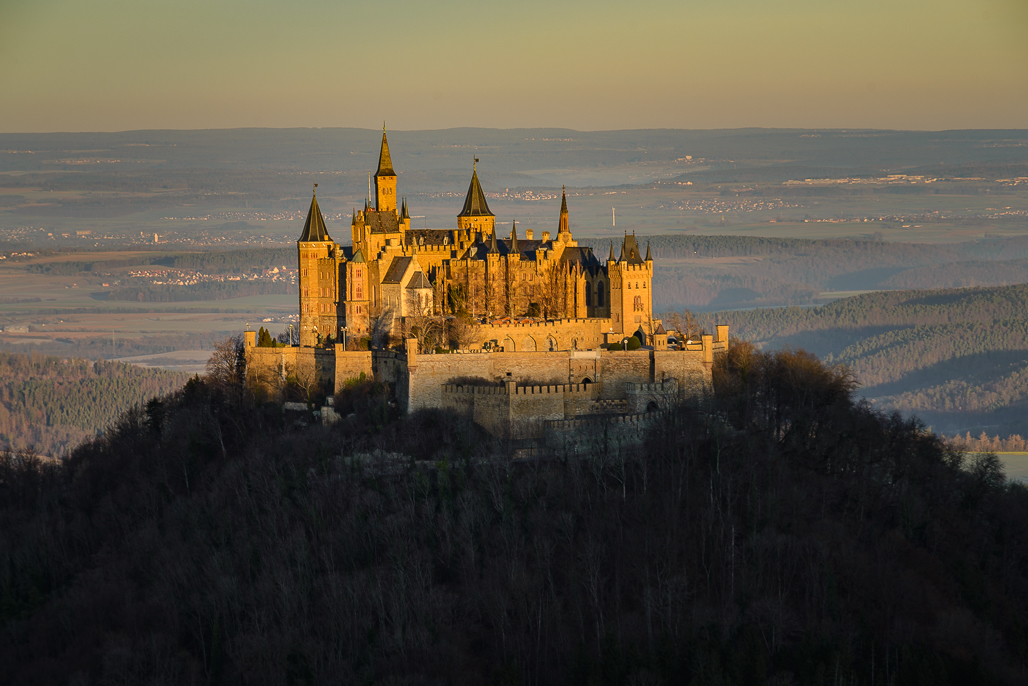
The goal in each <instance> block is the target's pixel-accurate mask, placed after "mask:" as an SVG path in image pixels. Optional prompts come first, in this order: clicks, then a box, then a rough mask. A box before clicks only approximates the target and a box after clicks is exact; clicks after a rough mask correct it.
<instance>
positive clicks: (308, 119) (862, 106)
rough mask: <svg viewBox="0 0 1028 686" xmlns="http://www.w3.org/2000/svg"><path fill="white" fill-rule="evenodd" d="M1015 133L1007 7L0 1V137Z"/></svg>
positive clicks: (949, 0)
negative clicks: (340, 131)
mask: <svg viewBox="0 0 1028 686" xmlns="http://www.w3.org/2000/svg"><path fill="white" fill-rule="evenodd" d="M383 120H385V121H386V122H388V125H389V127H390V128H391V129H408V130H409V129H440V128H450V127H458V126H479V127H498V128H518V127H567V128H572V129H578V130H607V129H635V128H682V129H704V128H737V127H751V126H756V127H787V128H892V129H929V130H934V129H961V128H1028V0H705V1H699V0H677V1H667V2H665V1H656V0H634V1H633V2H626V1H625V0H617V1H611V0H581V1H579V0H539V1H537V0H524V1H521V0H507V1H506V2H502V3H500V2H488V1H486V0H478V1H475V2H471V1H465V0H433V1H432V2H426V1H425V0H375V1H364V0H290V1H289V2H286V1H284V0H278V1H275V2H271V1H268V0H253V1H248V2H244V1H242V0H172V1H169V0H161V1H160V2H156V1H153V0H0V132H7V133H11V132H40V131H121V130H135V129H162V128H170V129H201V128H235V127H336V126H343V127H366V128H377V127H378V126H381V124H382V121H383Z"/></svg>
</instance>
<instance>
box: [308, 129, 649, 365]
mask: <svg viewBox="0 0 1028 686" xmlns="http://www.w3.org/2000/svg"><path fill="white" fill-rule="evenodd" d="M315 190H316V189H315ZM374 196H375V205H374V206H372V205H371V204H370V202H365V204H364V207H363V208H362V209H360V210H355V211H354V213H353V217H352V218H351V221H350V235H351V239H352V247H345V246H341V245H339V244H338V243H336V242H335V241H334V240H333V239H332V238H331V236H330V235H329V232H328V227H327V226H326V224H325V219H324V216H323V215H322V213H321V209H320V207H319V206H318V201H317V195H316V193H315V196H314V197H313V198H312V199H311V205H310V209H309V210H308V213H307V220H306V222H305V224H304V230H303V233H302V234H301V237H300V240H299V241H297V259H298V262H299V266H300V303H299V307H300V345H303V346H318V345H325V344H329V345H331V344H333V343H335V342H337V341H339V340H344V339H346V338H351V339H352V338H360V337H362V336H366V335H368V334H369V333H370V332H371V330H372V328H375V327H378V328H382V327H383V326H384V327H385V328H386V329H388V330H389V331H391V332H392V333H394V334H399V333H400V331H402V330H403V323H404V320H405V319H406V318H408V317H410V316H411V315H412V311H411V310H412V309H414V310H417V311H418V312H419V313H422V314H427V315H435V316H445V315H449V314H462V315H466V316H470V317H472V318H473V319H475V320H477V321H480V322H481V326H479V327H477V332H478V335H477V340H474V341H471V342H470V343H465V344H464V345H466V346H467V347H472V348H474V347H481V346H483V345H485V344H486V343H489V342H491V341H498V340H503V339H504V338H505V336H506V335H507V333H508V332H506V331H500V330H499V329H503V328H506V327H509V325H510V324H511V323H513V322H521V321H523V320H526V319H527V320H532V321H555V320H574V321H575V324H574V326H576V327H578V328H579V329H581V330H582V331H584V332H586V335H588V336H589V337H590V338H589V341H590V342H588V343H587V342H585V340H584V339H583V340H581V341H580V340H578V339H577V338H576V337H575V336H574V335H573V333H571V332H569V333H568V334H567V335H566V336H565V338H566V339H567V341H568V342H567V347H573V346H574V345H576V344H578V343H581V344H582V347H586V346H589V345H594V344H595V343H596V342H597V341H599V334H600V333H601V332H606V333H611V334H614V333H616V334H626V335H629V336H631V335H633V334H635V333H636V332H639V333H640V337H649V336H652V335H653V334H654V331H655V330H656V328H657V326H658V325H659V323H658V322H655V321H654V319H653V298H652V295H651V294H652V281H653V260H652V257H651V255H650V251H649V247H647V249H646V254H645V257H644V256H643V254H642V250H641V247H640V246H639V245H637V243H636V240H635V237H634V236H629V235H627V234H626V235H625V237H624V239H623V240H622V242H621V249H620V255H619V256H618V257H615V256H614V245H613V244H611V246H610V252H609V256H608V258H607V260H606V261H602V260H601V259H600V258H599V257H598V256H597V255H595V254H594V253H593V251H592V249H591V248H587V247H582V246H579V244H578V241H576V240H575V238H574V236H573V235H572V232H571V221H570V213H569V211H568V204H567V195H566V194H565V193H562V196H561V206H560V211H559V214H558V219H557V225H556V227H555V228H556V231H555V232H554V234H553V235H552V237H551V232H550V231H543V232H542V233H541V236H540V237H539V238H536V237H535V236H534V235H533V232H531V231H529V232H526V234H525V236H524V237H519V236H518V233H517V227H516V226H515V225H514V224H513V223H512V224H511V227H510V233H509V235H508V236H507V237H505V238H501V237H500V235H499V233H500V231H499V230H498V229H497V227H496V216H495V215H494V214H493V212H492V211H491V210H490V209H489V204H488V201H487V200H486V195H485V192H484V190H483V188H482V184H481V182H480V180H479V178H478V169H477V159H476V165H475V168H474V169H473V170H472V177H471V184H470V186H469V188H468V193H467V197H466V199H465V202H464V207H463V208H462V209H461V211H460V212H459V213H458V214H457V225H456V228H454V229H450V230H445V229H413V228H411V219H410V214H409V211H408V208H407V201H406V200H402V201H401V202H400V203H399V204H398V203H397V176H396V172H395V171H394V170H393V163H392V156H391V154H390V151H389V143H388V140H387V138H386V134H385V132H383V133H382V147H381V151H380V154H379V164H378V171H377V172H376V173H375V189H374ZM583 320H597V321H595V322H590V323H586V322H584V321H583ZM512 340H514V343H515V346H516V345H517V340H516V339H512ZM535 342H536V343H537V344H538V343H540V341H538V340H536V341H535ZM537 349H538V348H537Z"/></svg>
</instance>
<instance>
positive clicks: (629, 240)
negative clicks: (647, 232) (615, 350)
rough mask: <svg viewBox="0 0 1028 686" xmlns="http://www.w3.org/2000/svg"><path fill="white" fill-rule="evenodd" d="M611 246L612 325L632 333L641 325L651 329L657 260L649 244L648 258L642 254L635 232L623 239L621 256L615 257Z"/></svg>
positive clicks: (609, 271)
mask: <svg viewBox="0 0 1028 686" xmlns="http://www.w3.org/2000/svg"><path fill="white" fill-rule="evenodd" d="M613 257H614V251H613V249H612V250H611V254H610V259H608V262H607V269H608V274H609V276H610V316H611V320H612V321H611V326H612V327H613V329H614V331H616V332H617V333H621V334H624V335H626V336H631V335H632V334H634V333H635V332H636V331H638V330H639V329H642V331H643V333H648V332H649V329H648V327H649V326H650V323H651V320H652V318H653V260H652V259H651V257H650V253H649V246H647V249H646V258H645V259H644V258H643V256H642V255H641V254H640V251H639V244H638V243H637V242H636V240H635V234H632V235H631V236H629V235H628V234H625V238H624V240H623V241H622V243H621V256H620V257H618V259H617V262H614V261H613Z"/></svg>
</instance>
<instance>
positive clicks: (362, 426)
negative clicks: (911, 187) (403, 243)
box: [0, 344, 1028, 685]
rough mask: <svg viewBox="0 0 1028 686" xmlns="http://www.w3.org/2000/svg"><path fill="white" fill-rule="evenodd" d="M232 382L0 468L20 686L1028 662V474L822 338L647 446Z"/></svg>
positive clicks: (1014, 677) (712, 677)
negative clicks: (885, 406) (933, 421)
mask: <svg viewBox="0 0 1028 686" xmlns="http://www.w3.org/2000/svg"><path fill="white" fill-rule="evenodd" d="M235 378H239V377H237V376H236V375H235V374H234V373H233V371H232V369H231V368H230V367H226V368H225V369H223V370H222V373H220V374H219V375H217V376H216V377H211V378H207V379H202V380H201V379H196V380H193V381H190V382H189V383H188V384H187V385H186V387H185V388H184V389H183V390H182V391H180V392H177V393H176V394H174V395H172V396H168V397H165V398H164V399H162V400H159V401H154V402H151V403H149V404H148V405H147V407H146V409H145V410H142V409H139V408H137V409H135V410H131V411H129V412H128V413H126V414H125V415H123V417H122V419H121V420H120V422H119V423H118V426H117V427H116V429H114V430H112V431H110V432H108V433H107V434H106V435H105V436H104V437H103V438H100V439H96V440H93V441H90V442H89V443H87V444H85V445H83V446H81V447H80V448H79V449H78V450H76V451H75V453H74V454H73V455H72V456H70V457H69V458H68V459H67V460H66V461H63V462H46V463H43V462H39V461H37V460H33V459H32V458H31V457H25V456H14V455H10V454H7V455H5V456H3V457H2V459H0V531H3V532H4V535H3V536H2V537H0V559H2V560H3V561H4V564H2V565H0V589H2V594H3V595H2V600H3V602H2V603H0V628H2V631H0V663H2V664H4V665H5V669H4V670H2V671H0V684H8V683H10V684H15V683H17V684H24V683H53V682H67V681H71V680H76V681H87V680H88V681H95V682H98V683H113V682H121V683H143V682H146V683H151V682H161V683H197V682H207V683H247V684H254V685H259V684H281V683H294V684H295V683H308V684H313V683H325V682H333V683H368V684H395V683H413V684H433V683H502V684H516V683H533V684H567V683H571V684H658V683H693V684H698V685H704V684H725V683H778V684H803V685H806V684H811V685H813V684H823V683H829V682H833V683H871V682H874V683H883V684H887V683H903V684H933V685H936V684H938V685H947V684H954V685H956V684H1002V683H1007V684H1014V683H1023V682H1024V681H1025V679H1026V678H1028V674H1026V672H1025V669H1024V666H1023V665H1024V660H1025V658H1026V657H1028V639H1026V637H1028V631H1026V628H1028V627H1026V624H1025V617H1026V616H1028V572H1026V570H1028V539H1026V536H1028V534H1026V532H1028V490H1026V489H1025V488H1024V487H1023V486H1020V485H1012V484H1008V483H1006V482H1005V481H1004V479H1003V475H1002V472H1001V471H1000V468H999V465H998V462H997V461H996V458H995V456H993V455H980V456H975V457H973V458H970V459H967V458H965V457H964V456H963V455H962V454H960V453H955V452H951V451H950V450H948V449H947V448H946V446H945V445H944V444H942V443H941V442H940V441H939V440H938V439H937V438H936V437H934V436H932V435H931V434H929V433H927V432H925V431H924V430H923V428H922V427H921V426H920V425H919V424H918V423H917V422H909V421H903V420H900V419H898V418H895V417H887V416H884V415H881V414H878V413H876V412H875V411H874V410H872V409H870V408H868V407H867V406H865V405H862V404H860V403H856V402H854V400H853V399H852V396H851V388H852V383H851V380H850V379H849V378H848V377H847V376H846V375H845V374H844V373H841V372H840V371H839V370H837V369H832V368H830V367H826V366H824V365H823V364H821V363H819V362H818V361H817V360H816V359H814V358H813V357H812V356H810V355H808V354H803V353H760V352H757V351H755V350H754V349H753V348H752V347H750V346H747V345H745V344H743V345H739V346H737V347H736V348H735V349H733V351H732V353H731V354H730V355H729V356H727V357H725V358H722V359H721V360H720V361H719V363H718V365H717V366H716V368H715V376H714V378H715V384H716V391H717V392H716V394H715V400H714V402H715V403H716V404H715V405H713V406H705V407H703V408H692V409H687V408H683V409H682V410H681V411H676V412H673V413H669V414H667V415H664V416H662V417H661V418H660V420H659V421H657V422H656V423H655V424H654V426H653V429H652V433H651V434H650V435H649V437H648V438H647V440H646V443H645V445H644V446H643V447H642V449H637V448H634V447H633V448H631V449H627V448H626V449H621V448H619V447H617V446H613V445H609V444H608V445H607V447H606V449H597V450H588V451H587V452H583V453H578V454H576V453H575V452H573V451H571V452H568V453H565V454H562V455H557V456H554V459H550V460H538V461H512V460H511V459H510V448H511V446H505V445H503V444H499V443H495V442H492V441H490V440H488V439H487V438H485V437H483V436H481V435H480V434H479V433H478V432H477V431H476V430H475V429H474V428H473V427H472V426H470V425H468V424H465V423H463V422H462V421H459V420H455V419H454V418H453V417H448V416H446V415H443V414H437V413H421V414H414V415H410V416H407V417H403V418H400V417H396V416H395V414H393V412H394V411H393V410H391V409H390V406H389V405H388V403H387V402H385V401H384V399H376V398H375V396H374V395H366V394H365V395H362V394H360V393H358V392H356V391H355V393H354V395H355V397H350V398H348V399H346V400H347V402H349V403H350V404H351V405H352V406H353V408H354V416H353V417H352V418H350V419H348V420H344V421H343V422H342V423H340V424H338V425H336V426H333V427H319V426H314V427H307V428H296V427H293V426H291V425H290V424H288V423H284V422H283V420H282V416H281V414H280V412H279V410H278V408H277V407H276V406H275V405H264V404H263V400H262V399H261V398H257V397H255V396H253V395H252V394H250V393H249V392H248V391H247V389H245V388H243V387H241V386H239V385H238V383H237V382H236V381H234V380H233V379H235ZM343 400H344V399H343V398H340V399H339V402H340V404H341V403H342V401H343ZM697 409H699V410H701V411H700V412H697V411H695V410H697ZM581 449H582V450H583V451H586V448H585V446H582V447H581ZM69 618H74V620H73V621H69Z"/></svg>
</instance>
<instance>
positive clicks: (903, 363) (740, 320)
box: [698, 284, 1028, 436]
mask: <svg viewBox="0 0 1028 686" xmlns="http://www.w3.org/2000/svg"><path fill="white" fill-rule="evenodd" d="M698 319H699V321H700V322H701V323H702V324H703V325H705V326H707V327H708V328H709V327H710V326H712V325H713V324H714V323H715V322H718V323H727V324H729V325H730V326H731V333H732V335H733V336H737V337H739V338H741V339H744V340H748V341H754V342H756V343H758V344H760V345H762V346H764V347H766V348H773V349H780V348H790V347H797V348H798V347H802V348H805V349H808V350H810V351H811V352H814V353H815V354H817V355H818V356H820V357H821V358H822V359H824V360H825V361H826V362H828V363H829V364H835V363H841V364H845V365H847V366H848V367H849V368H850V369H851V370H852V372H853V373H854V374H855V375H856V378H857V381H858V382H859V383H860V384H861V386H862V388H861V393H862V394H863V395H864V396H866V397H868V398H871V399H873V400H874V402H875V403H876V404H877V405H878V406H880V407H882V408H883V409H895V410H900V411H903V412H913V413H916V414H917V415H918V416H921V417H923V418H924V419H925V420H926V421H927V422H928V423H929V424H930V425H932V427H933V428H934V429H935V430H937V431H941V432H944V433H947V434H953V433H964V432H966V431H968V430H970V431H972V432H973V433H975V434H977V433H978V432H979V431H980V430H982V429H987V430H988V432H989V433H990V434H997V433H998V434H999V435H1000V436H1007V435H1010V434H1012V433H1018V434H1020V435H1026V434H1028V419H1026V418H1028V284H1023V285H1018V286H1006V287H997V288H968V289H949V290H934V291H926V290H915V291H893V292H879V293H868V294H865V295H860V296H856V297H852V298H846V299H843V300H837V301H835V302H832V303H830V304H828V305H824V306H821V307H815V308H801V307H787V308H771V309H752V310H741V311H733V312H718V313H713V314H704V315H699V317H698Z"/></svg>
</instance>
